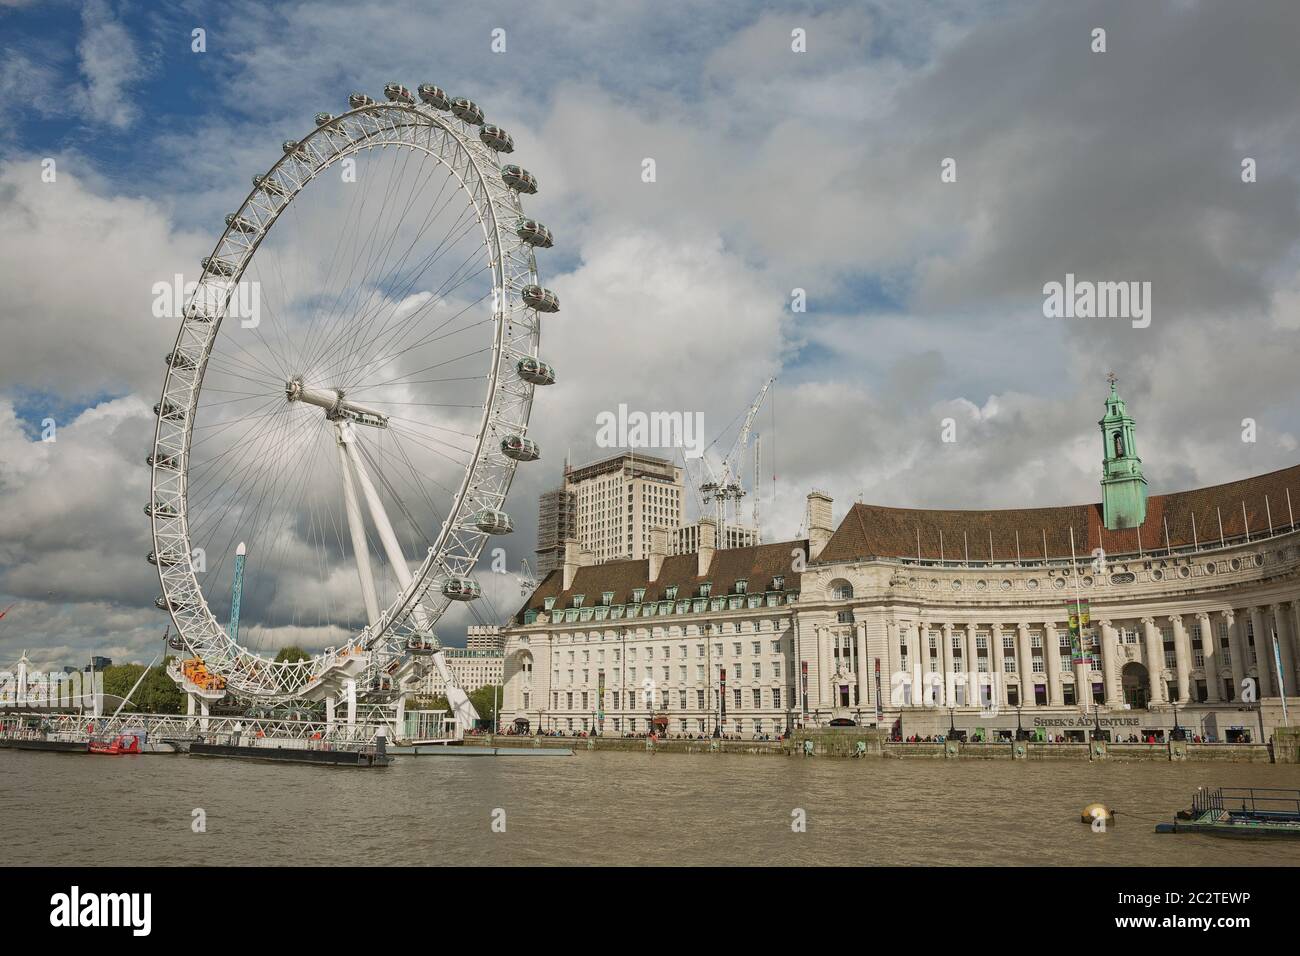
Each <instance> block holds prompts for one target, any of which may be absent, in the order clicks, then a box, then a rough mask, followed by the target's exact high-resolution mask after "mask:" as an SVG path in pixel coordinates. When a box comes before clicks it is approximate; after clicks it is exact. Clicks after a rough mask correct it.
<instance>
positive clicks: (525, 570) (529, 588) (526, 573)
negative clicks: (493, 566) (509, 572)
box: [516, 558, 537, 597]
mask: <svg viewBox="0 0 1300 956" xmlns="http://www.w3.org/2000/svg"><path fill="white" fill-rule="evenodd" d="M516 580H517V581H518V582H519V596H520V597H528V595H530V594H532V593H533V592H534V591H536V590H537V581H536V580H535V579H534V578H533V569H532V568H530V567H529V566H528V559H527V558H524V559H522V560H521V561H520V562H519V575H518V576H517V578H516Z"/></svg>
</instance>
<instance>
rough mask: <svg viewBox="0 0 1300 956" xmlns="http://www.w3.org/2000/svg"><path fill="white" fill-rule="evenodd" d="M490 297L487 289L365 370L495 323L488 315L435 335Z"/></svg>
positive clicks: (478, 352) (370, 362)
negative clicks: (434, 343)
mask: <svg viewBox="0 0 1300 956" xmlns="http://www.w3.org/2000/svg"><path fill="white" fill-rule="evenodd" d="M491 296H492V291H491V290H490V289H489V290H488V291H487V292H484V293H483V294H482V295H481V296H479V297H478V298H477V299H475V300H474V301H472V302H469V303H467V304H466V305H465V306H464V307H462V308H461V309H459V310H458V311H456V312H453V313H452V314H450V315H448V316H447V318H446V319H444V320H443V321H442V322H440V323H439V324H438V325H436V326H434V327H433V328H432V329H429V330H428V331H427V332H425V334H424V337H423V338H421V339H419V340H418V341H416V342H412V343H411V344H409V345H406V346H404V347H402V348H395V349H394V350H393V351H390V352H388V353H386V354H384V355H381V356H377V357H375V358H373V359H371V360H370V361H369V362H367V363H366V366H365V368H366V369H368V368H369V366H371V365H376V364H378V365H386V364H387V363H389V362H391V361H393V360H395V359H398V358H400V357H402V356H403V355H406V354H407V353H410V352H414V351H415V350H416V349H418V348H422V347H423V346H426V345H429V344H431V343H433V342H438V341H441V340H443V339H447V338H450V337H451V336H453V335H459V334H460V333H461V332H467V331H470V330H472V329H475V328H477V327H478V326H481V325H485V324H487V323H489V322H495V317H494V316H490V315H489V316H485V317H484V318H481V319H477V320H475V321H474V322H471V323H470V324H468V325H463V326H460V327H459V328H455V329H452V330H451V331H450V332H446V333H444V334H441V335H439V334H437V333H439V332H440V331H441V330H442V329H445V328H446V327H447V326H448V325H449V324H450V323H452V322H454V321H456V320H457V319H459V318H460V317H461V316H463V315H464V314H465V313H466V312H468V311H469V310H470V309H473V308H475V307H476V306H479V305H481V304H482V303H483V302H484V301H486V300H487V299H488V298H490V297H491ZM489 348H490V347H489ZM483 351H484V349H475V350H473V351H470V352H467V353H465V354H464V355H461V356H457V357H456V358H453V359H447V360H444V361H442V362H439V363H438V365H437V366H428V368H436V367H438V366H441V365H449V364H452V363H453V362H456V361H459V360H461V359H464V358H469V357H471V356H474V355H480V354H482V353H483ZM358 371H361V370H358ZM421 371H423V370H421ZM408 374H415V373H408ZM362 387H364V386H362Z"/></svg>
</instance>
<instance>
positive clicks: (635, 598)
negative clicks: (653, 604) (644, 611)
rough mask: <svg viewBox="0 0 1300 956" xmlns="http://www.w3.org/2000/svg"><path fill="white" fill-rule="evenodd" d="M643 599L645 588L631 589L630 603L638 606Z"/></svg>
mask: <svg viewBox="0 0 1300 956" xmlns="http://www.w3.org/2000/svg"><path fill="white" fill-rule="evenodd" d="M644 599H645V588H633V590H632V603H633V604H640V603H641V602H642V601H643V600H644Z"/></svg>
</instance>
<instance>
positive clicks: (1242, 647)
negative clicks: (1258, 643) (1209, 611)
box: [1220, 609, 1248, 700]
mask: <svg viewBox="0 0 1300 956" xmlns="http://www.w3.org/2000/svg"><path fill="white" fill-rule="evenodd" d="M1220 613H1221V614H1222V615H1223V620H1224V621H1225V622H1226V623H1227V625H1228V651H1229V656H1230V657H1231V658H1232V699H1233V700H1241V682H1242V681H1244V680H1245V679H1246V661H1247V660H1248V658H1247V657H1246V640H1245V635H1244V634H1242V633H1241V632H1242V630H1243V628H1242V626H1241V621H1240V620H1239V619H1238V617H1237V614H1236V613H1235V612H1234V611H1233V610H1231V609H1228V610H1226V611H1221V612H1220Z"/></svg>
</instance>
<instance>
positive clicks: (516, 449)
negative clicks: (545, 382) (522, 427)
mask: <svg viewBox="0 0 1300 956" xmlns="http://www.w3.org/2000/svg"><path fill="white" fill-rule="evenodd" d="M520 374H521V375H522V374H523V373H522V372H521V373H520ZM552 380H554V376H553V375H552ZM501 454H503V455H505V456H506V457H507V458H513V459H514V460H515V461H536V460H537V459H538V458H541V457H542V449H541V447H540V446H539V445H538V444H537V442H535V441H533V440H532V439H531V438H524V437H523V436H522V435H507V436H506V437H505V438H503V439H501Z"/></svg>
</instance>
